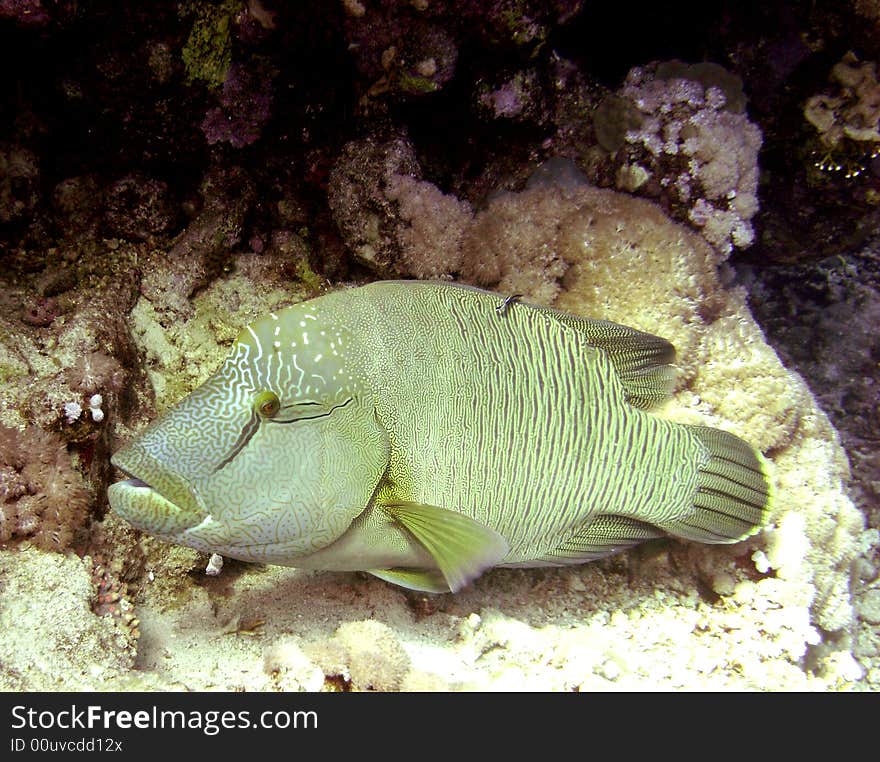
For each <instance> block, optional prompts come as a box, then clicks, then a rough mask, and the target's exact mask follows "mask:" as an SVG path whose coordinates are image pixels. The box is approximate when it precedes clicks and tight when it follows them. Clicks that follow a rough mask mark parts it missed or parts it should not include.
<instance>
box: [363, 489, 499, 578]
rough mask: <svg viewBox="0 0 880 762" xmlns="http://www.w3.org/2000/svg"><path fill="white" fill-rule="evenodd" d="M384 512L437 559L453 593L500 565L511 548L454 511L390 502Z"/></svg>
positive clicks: (488, 530)
mask: <svg viewBox="0 0 880 762" xmlns="http://www.w3.org/2000/svg"><path fill="white" fill-rule="evenodd" d="M382 510H384V511H385V512H386V513H387V514H388V515H389V516H391V517H392V518H394V519H395V520H396V521H398V522H399V523H400V524H401V525H402V526H403V527H404V528H405V529H406V530H408V531H409V532H410V533H412V535H413V537H415V538H416V540H418V541H419V542H420V543H421V544H422V545H423V546H424V547H425V549H426V550H427V551H428V552H429V553H430V554H431V555H432V556H433V557H434V560H435V561H436V562H437V566H438V567H439V568H440V571H441V572H442V573H443V577H444V578H445V580H446V582H447V584H448V585H449V589H450V590H451V591H452V592H453V593H455V592H457V591H459V590H461V588H463V587H464V586H465V585H467V584H468V583H469V582H470V581H471V580H473V579H475V578H476V577H478V576H480V574H481V573H482V572H484V571H485V570H486V569H488V568H489V567H492V566H495V565H496V564H498V563H499V562H500V561H501V559H503V558H504V556H505V555H507V551H508V550H509V548H510V546H509V545H508V544H507V540H505V539H504V538H503V537H502V536H501V535H500V534H498V532H496V531H495V530H494V529H490V528H489V527H487V526H484V525H483V524H480V523H478V522H476V521H474V520H473V519H470V518H468V517H467V516H464V515H463V514H461V513H456V512H455V511H447V510H446V509H444V508H437V507H436V506H433V505H422V504H421V503H409V502H394V503H389V504H387V505H383V506H382ZM396 571H397V570H393V571H392V572H391V573H392V574H393V573H395V572H396ZM374 573H375V572H374ZM383 573H387V572H384V570H383ZM391 581H394V580H391ZM398 584H400V583H398Z"/></svg>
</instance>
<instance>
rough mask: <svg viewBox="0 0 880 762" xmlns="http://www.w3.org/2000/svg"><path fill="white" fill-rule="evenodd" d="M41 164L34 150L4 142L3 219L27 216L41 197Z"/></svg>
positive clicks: (0, 162)
mask: <svg viewBox="0 0 880 762" xmlns="http://www.w3.org/2000/svg"><path fill="white" fill-rule="evenodd" d="M39 184H40V168H39V165H38V162H37V157H36V156H35V155H34V153H33V152H32V151H29V150H27V149H26V148H21V147H19V146H10V145H3V144H2V143H0V223H3V222H11V221H12V220H18V219H21V218H22V217H26V216H27V215H28V214H29V213H30V212H32V211H33V209H34V207H35V206H36V205H37V200H38V198H39V196H38V191H39Z"/></svg>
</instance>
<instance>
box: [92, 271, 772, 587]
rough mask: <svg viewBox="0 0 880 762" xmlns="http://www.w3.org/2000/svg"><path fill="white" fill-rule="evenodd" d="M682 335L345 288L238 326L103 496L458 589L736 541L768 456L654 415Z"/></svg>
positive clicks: (121, 457) (513, 302) (269, 546)
mask: <svg viewBox="0 0 880 762" xmlns="http://www.w3.org/2000/svg"><path fill="white" fill-rule="evenodd" d="M674 362H675V349H674V347H673V346H672V344H670V343H669V342H668V341H666V340H665V339H662V338H660V337H658V336H654V335H651V334H648V333H644V332H642V331H639V330H636V329H634V328H630V327H627V326H624V325H620V324H617V323H613V322H609V321H606V320H598V319H590V318H585V317H580V316H577V315H574V314H569V313H565V312H561V311H558V310H555V309H552V308H550V307H544V306H540V305H534V304H529V303H527V302H524V301H522V300H521V298H520V297H519V296H518V295H517V296H507V297H504V296H501V295H499V294H496V293H493V292H490V291H485V290H481V289H478V288H474V287H471V286H466V285H463V284H456V283H452V282H428V281H378V282H374V283H371V284H368V285H365V286H360V287H351V288H342V289H340V290H337V291H333V292H330V293H328V294H325V295H323V296H320V297H317V298H315V299H310V300H308V301H304V302H301V303H299V304H295V305H293V306H290V307H286V308H284V309H281V310H279V311H277V312H272V313H270V314H268V315H266V316H264V317H262V318H260V319H258V320H256V321H255V322H253V323H251V324H249V325H247V326H246V327H245V329H244V330H243V331H242V332H241V334H240V335H239V336H238V338H237V340H236V341H235V342H234V344H233V346H232V349H231V351H230V354H229V355H228V357H227V358H226V360H225V361H224V362H223V364H222V365H221V366H220V368H219V369H218V370H217V371H216V372H215V373H214V374H213V375H212V376H210V377H209V378H208V379H207V380H206V381H205V382H204V383H203V384H202V385H201V386H200V387H198V388H196V389H195V390H194V391H193V392H192V393H190V394H189V395H188V396H186V397H185V398H183V399H182V400H181V401H180V402H179V403H177V404H176V405H174V406H173V407H171V408H170V409H169V410H168V411H167V412H166V413H165V414H164V415H162V416H161V417H159V418H158V419H157V420H156V421H154V422H153V423H152V424H150V426H149V427H148V428H147V429H146V430H145V431H144V432H143V433H142V434H141V435H140V436H139V437H137V438H136V439H134V440H133V441H132V442H130V443H129V444H128V445H126V446H124V447H123V448H122V449H120V450H118V451H117V452H115V453H114V455H113V457H112V463H113V464H114V465H115V466H116V467H117V468H118V469H120V470H121V471H122V472H124V474H125V475H127V476H129V477H130V478H128V479H124V480H121V481H118V482H116V483H114V484H111V485H110V487H109V488H108V497H109V502H110V506H111V508H112V510H113V511H115V512H116V513H117V514H119V515H120V516H122V517H123V518H124V519H126V520H127V521H128V522H129V523H130V524H132V525H133V526H134V527H136V528H138V529H140V530H143V531H145V532H148V533H150V534H152V535H154V536H156V537H158V538H160V539H162V540H165V541H167V542H171V543H177V544H180V545H184V546H188V547H191V548H195V549H196V550H199V551H204V552H206V553H217V554H220V555H222V556H225V557H230V558H235V559H239V560H242V561H249V562H256V563H268V564H278V565H283V566H292V567H297V568H301V569H312V570H325V571H365V572H369V573H371V574H373V575H375V576H376V577H379V578H381V579H383V580H386V581H388V582H391V583H394V584H396V585H399V586H402V587H406V588H410V589H413V590H420V591H425V592H434V593H440V592H450V591H451V592H457V591H459V590H461V589H462V588H464V587H465V586H466V585H468V584H469V583H471V582H472V581H473V580H474V579H476V578H477V577H479V576H480V575H481V574H482V573H483V572H485V571H486V570H488V569H490V568H493V567H508V568H509V567H540V566H551V567H552V566H567V565H571V564H580V563H585V562H588V561H592V560H594V559H597V558H601V557H604V556H607V555H610V554H612V553H617V552H620V551H623V550H625V549H627V548H630V547H632V546H634V545H637V544H639V543H642V542H644V541H646V540H652V539H655V538H661V537H674V538H681V539H684V540H689V541H696V542H701V543H710V544H711V543H734V542H738V541H741V540H743V539H745V538H747V537H750V536H751V535H753V534H755V533H757V532H758V531H760V529H761V527H762V526H763V525H764V524H765V523H766V521H767V519H768V515H769V512H770V511H771V507H772V489H771V478H770V475H769V474H770V472H769V466H768V462H767V461H766V460H765V458H764V457H763V455H762V454H761V453H760V452H758V451H757V450H756V449H755V448H753V447H752V446H751V445H749V444H748V443H747V442H745V441H744V440H742V439H740V438H738V437H736V436H734V435H733V434H730V433H728V432H725V431H723V430H721V429H716V428H710V427H706V426H697V425H685V424H681V423H676V422H673V421H669V420H666V419H665V418H663V417H661V416H659V415H656V414H655V413H653V412H651V409H652V408H654V407H656V406H657V405H658V404H659V403H661V402H662V401H664V400H666V399H668V398H669V396H670V395H671V392H672V388H673V385H674V382H675V366H674Z"/></svg>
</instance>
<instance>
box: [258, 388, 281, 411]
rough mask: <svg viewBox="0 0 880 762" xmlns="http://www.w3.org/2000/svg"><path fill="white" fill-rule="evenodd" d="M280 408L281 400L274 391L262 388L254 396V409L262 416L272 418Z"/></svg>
mask: <svg viewBox="0 0 880 762" xmlns="http://www.w3.org/2000/svg"><path fill="white" fill-rule="evenodd" d="M280 409H281V400H280V399H278V395H277V394H275V392H272V391H269V390H268V389H264V390H263V391H261V392H259V393H258V394H257V395H256V396H255V397H254V410H256V411H257V413H258V414H259V415H260V416H261V417H263V418H273V417H274V416H275V415H277V413H278V411H279V410H280Z"/></svg>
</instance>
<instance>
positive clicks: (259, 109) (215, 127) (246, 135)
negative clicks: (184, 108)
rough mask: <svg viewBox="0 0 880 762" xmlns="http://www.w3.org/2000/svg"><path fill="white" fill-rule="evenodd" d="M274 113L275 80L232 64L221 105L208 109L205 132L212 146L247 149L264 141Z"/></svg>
mask: <svg viewBox="0 0 880 762" xmlns="http://www.w3.org/2000/svg"><path fill="white" fill-rule="evenodd" d="M271 112H272V79H271V77H270V76H269V74H268V73H267V72H265V71H261V70H259V69H255V70H254V71H250V70H248V69H246V68H245V67H243V66H242V65H240V64H232V65H231V66H230V67H229V69H228V71H227V73H226V79H225V80H224V81H223V87H222V88H221V92H220V98H219V105H218V106H216V107H214V108H211V109H208V112H207V113H206V114H205V118H204V120H203V121H202V125H201V127H202V132H204V133H205V139H206V140H207V141H208V142H209V143H220V142H226V143H229V144H230V145H231V146H232V147H233V148H244V147H245V146H249V145H251V144H252V143H255V142H256V141H257V140H259V138H260V134H261V132H262V129H263V125H264V124H265V123H266V122H267V121H268V120H269V116H270V115H271Z"/></svg>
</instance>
